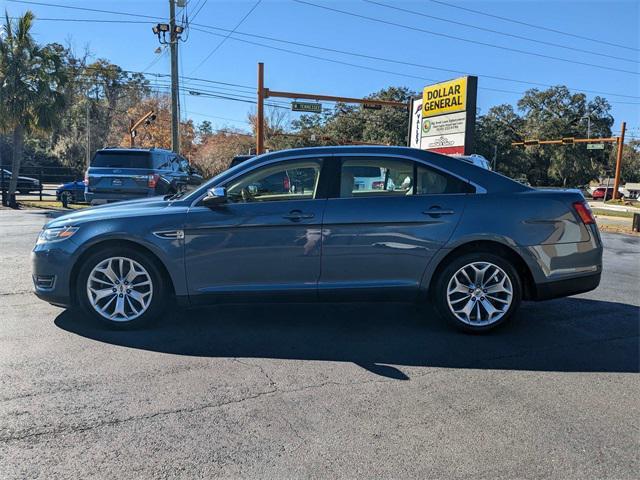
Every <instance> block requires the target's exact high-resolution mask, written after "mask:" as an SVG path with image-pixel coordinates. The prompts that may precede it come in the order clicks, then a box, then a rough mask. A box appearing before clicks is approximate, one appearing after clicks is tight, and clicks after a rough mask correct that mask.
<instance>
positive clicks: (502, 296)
mask: <svg viewBox="0 0 640 480" xmlns="http://www.w3.org/2000/svg"><path fill="white" fill-rule="evenodd" d="M434 291H435V298H434V300H435V304H436V307H437V309H438V311H439V312H440V314H441V315H442V316H443V317H444V318H446V319H447V320H448V321H449V322H451V323H452V324H453V325H455V326H456V327H457V328H459V329H461V330H464V331H466V332H476V333H478V332H485V331H488V330H492V329H494V328H496V327H497V326H499V325H502V324H504V323H506V322H507V321H509V320H510V319H511V318H512V317H513V314H514V312H515V311H516V310H517V309H518V306H519V305H520V301H521V299H522V282H521V280H520V276H519V275H518V272H517V270H516V269H515V267H514V266H513V265H512V264H511V262H509V261H508V260H506V259H504V258H502V257H499V256H497V255H494V254H492V253H489V252H474V253H468V254H465V255H463V256H461V257H459V258H456V259H454V260H452V261H451V262H449V263H448V264H447V265H446V266H445V268H444V269H443V270H442V271H441V272H440V274H439V275H438V276H437V278H436V279H435V289H434Z"/></svg>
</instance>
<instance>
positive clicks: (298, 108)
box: [291, 102, 322, 113]
mask: <svg viewBox="0 0 640 480" xmlns="http://www.w3.org/2000/svg"><path fill="white" fill-rule="evenodd" d="M291 110H292V111H294V112H309V113H322V104H321V103H312V102H291Z"/></svg>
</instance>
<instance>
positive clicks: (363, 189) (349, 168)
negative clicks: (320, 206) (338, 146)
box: [340, 157, 413, 198]
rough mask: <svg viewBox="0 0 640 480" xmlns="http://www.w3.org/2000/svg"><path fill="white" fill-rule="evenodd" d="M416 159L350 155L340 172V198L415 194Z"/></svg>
mask: <svg viewBox="0 0 640 480" xmlns="http://www.w3.org/2000/svg"><path fill="white" fill-rule="evenodd" d="M412 192H413V162H411V161H409V160H402V159H396V158H385V157H358V158H347V159H345V160H344V161H343V162H342V169H341V172H340V197H341V198H349V197H379V196H389V195H411V194H412Z"/></svg>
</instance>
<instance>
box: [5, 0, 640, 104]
mask: <svg viewBox="0 0 640 480" xmlns="http://www.w3.org/2000/svg"><path fill="white" fill-rule="evenodd" d="M7 1H11V2H16V3H30V4H37V5H46V6H54V7H61V8H70V9H74V10H83V11H99V12H102V13H109V14H114V15H128V16H133V17H143V18H153V19H155V20H158V19H159V17H151V16H149V15H141V14H136V13H130V12H116V11H111V10H97V9H92V8H85V7H72V6H69V5H59V4H51V3H43V2H33V1H28V0H7ZM294 1H297V0H294ZM301 3H305V2H301ZM311 5H313V4H311ZM314 6H316V5H314ZM318 7H319V8H329V7H321V6H318ZM354 15H355V14H354ZM38 19H39V20H55V21H80V22H106V23H111V22H116V21H110V20H98V19H64V18H40V17H39V18H38ZM125 23H152V22H138V21H129V22H125ZM192 25H194V26H197V27H203V28H211V29H215V30H221V31H226V32H229V31H230V30H228V29H224V28H218V27H210V26H208V25H202V24H192ZM207 33H211V32H207ZM235 33H237V34H240V35H246V36H255V37H259V38H265V39H269V40H273V41H277V42H284V43H292V44H298V45H300V46H307V47H308V48H318V49H325V48H323V47H318V46H314V45H305V44H301V43H298V42H287V41H285V40H280V39H276V38H272V37H264V36H260V35H252V34H248V33H243V32H235ZM236 40H237V41H241V40H239V39H236ZM262 46H264V45H262ZM267 48H269V47H267ZM325 50H329V51H330V50H331V49H325ZM336 52H338V53H340V52H339V51H337V50H336ZM341 53H344V54H346V55H349V54H352V55H362V56H364V55H363V54H354V53H352V52H341ZM372 58H375V57H372ZM378 59H380V60H382V58H380V57H378ZM323 60H326V61H328V60H327V59H323ZM388 60H389V61H391V62H394V63H395V62H396V61H394V60H390V59H388ZM343 63H344V62H343ZM415 66H419V67H422V68H430V69H434V70H442V71H449V72H455V73H462V74H467V72H463V71H458V70H452V69H445V68H438V67H432V66H427V65H415ZM358 67H359V68H365V67H362V66H358ZM374 71H375V70H374ZM383 72H384V73H393V72H387V71H383ZM402 76H408V77H412V78H418V79H421V80H427V79H424V78H422V77H415V76H410V75H402ZM478 76H480V77H485V78H493V79H496V80H504V81H508V82H515V83H522V84H529V85H537V86H544V87H552V86H553V85H550V84H544V83H539V82H531V81H526V80H518V79H511V78H508V77H499V76H493V75H487V74H478ZM567 88H570V89H571V90H575V91H581V92H586V93H595V94H602V95H612V96H618V97H626V98H640V97H638V96H633V95H624V94H620V93H611V92H602V91H597V90H586V89H580V88H574V87H567ZM494 90H497V89H494ZM503 92H504V93H518V94H521V93H522V92H508V91H506V90H503ZM611 103H620V102H611Z"/></svg>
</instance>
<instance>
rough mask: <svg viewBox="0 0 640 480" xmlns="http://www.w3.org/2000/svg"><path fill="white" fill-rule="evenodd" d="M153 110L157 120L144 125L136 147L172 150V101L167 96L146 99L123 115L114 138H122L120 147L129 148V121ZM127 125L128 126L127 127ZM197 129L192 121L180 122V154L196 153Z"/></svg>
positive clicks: (188, 155)
mask: <svg viewBox="0 0 640 480" xmlns="http://www.w3.org/2000/svg"><path fill="white" fill-rule="evenodd" d="M151 110H153V111H154V112H155V114H156V119H155V120H154V121H153V122H150V123H149V125H143V126H142V127H141V128H140V129H139V131H138V136H137V137H136V139H135V141H136V146H137V147H143V148H151V147H158V148H171V101H170V98H169V97H168V96H166V95H162V96H158V97H151V98H146V99H144V100H142V101H141V102H139V103H138V104H136V105H135V106H133V107H131V108H129V110H128V111H127V113H126V114H124V115H121V118H120V121H121V123H120V126H119V128H118V130H116V131H114V133H113V134H114V136H118V137H119V138H120V141H119V143H120V145H123V146H127V147H128V146H129V120H128V119H133V120H134V121H136V120H137V119H139V118H140V117H142V116H143V115H144V114H146V113H147V112H149V111H151ZM125 123H126V126H125ZM195 136H196V133H195V128H194V126H193V121H192V120H187V121H182V122H180V153H181V154H183V155H184V156H186V157H190V156H192V155H193V154H194V153H195V150H196V145H195V143H194V140H195Z"/></svg>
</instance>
